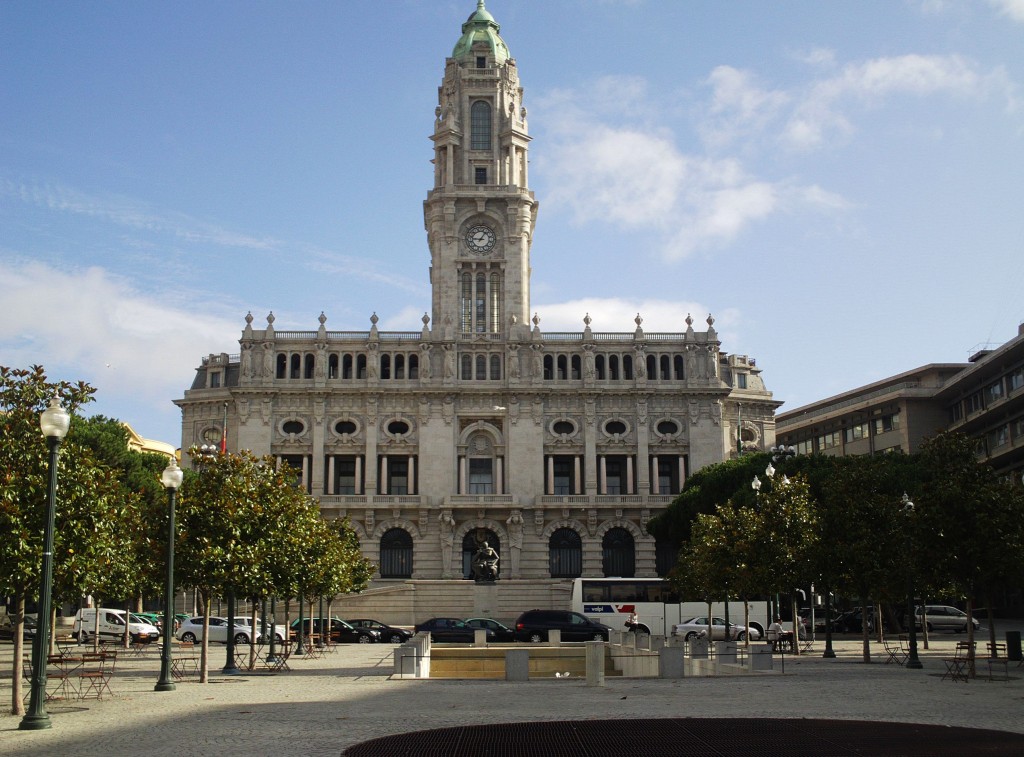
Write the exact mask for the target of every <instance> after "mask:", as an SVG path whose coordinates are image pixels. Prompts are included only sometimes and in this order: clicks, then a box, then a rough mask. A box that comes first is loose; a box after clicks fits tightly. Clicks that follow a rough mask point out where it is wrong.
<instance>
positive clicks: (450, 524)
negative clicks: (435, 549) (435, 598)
mask: <svg viewBox="0 0 1024 757" xmlns="http://www.w3.org/2000/svg"><path fill="white" fill-rule="evenodd" d="M437 523H438V526H440V538H441V578H451V577H452V545H453V544H455V518H453V517H452V513H451V511H450V510H443V511H442V512H441V514H440V515H438V516H437Z"/></svg>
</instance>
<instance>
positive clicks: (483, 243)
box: [466, 226, 498, 253]
mask: <svg viewBox="0 0 1024 757" xmlns="http://www.w3.org/2000/svg"><path fill="white" fill-rule="evenodd" d="M497 240H498V238H497V237H496V236H495V235H494V230H493V229H491V228H490V227H489V226H474V227H473V228H471V229H470V230H469V231H467V232H466V246H467V247H469V249H470V250H472V251H473V252H476V253H485V252H490V251H491V249H492V248H493V247H494V243H495V242H496V241H497Z"/></svg>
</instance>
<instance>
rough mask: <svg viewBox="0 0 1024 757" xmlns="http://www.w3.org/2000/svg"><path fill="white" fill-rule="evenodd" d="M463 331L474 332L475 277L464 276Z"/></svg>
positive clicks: (465, 274)
mask: <svg viewBox="0 0 1024 757" xmlns="http://www.w3.org/2000/svg"><path fill="white" fill-rule="evenodd" d="M462 330H463V331H464V332H469V331H472V330H473V275H472V274H470V273H464V274H462Z"/></svg>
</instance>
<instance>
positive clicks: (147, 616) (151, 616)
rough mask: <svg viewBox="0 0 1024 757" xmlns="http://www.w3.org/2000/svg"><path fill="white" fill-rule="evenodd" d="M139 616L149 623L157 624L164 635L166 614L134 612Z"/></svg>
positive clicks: (157, 627)
mask: <svg viewBox="0 0 1024 757" xmlns="http://www.w3.org/2000/svg"><path fill="white" fill-rule="evenodd" d="M133 614H134V615H135V616H136V617H137V618H142V619H143V620H144V621H146V622H147V623H149V624H150V625H151V626H156V630H158V631H159V632H160V634H161V635H163V632H164V614H163V613H162V612H136V613H133Z"/></svg>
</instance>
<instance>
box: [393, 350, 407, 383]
mask: <svg viewBox="0 0 1024 757" xmlns="http://www.w3.org/2000/svg"><path fill="white" fill-rule="evenodd" d="M395 378H396V379H404V378H405V355H395Z"/></svg>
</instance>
